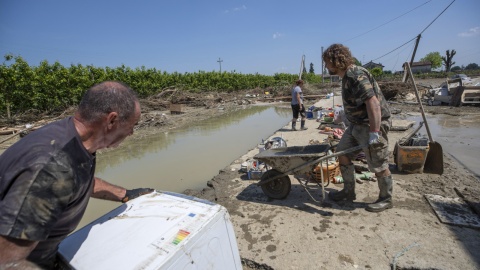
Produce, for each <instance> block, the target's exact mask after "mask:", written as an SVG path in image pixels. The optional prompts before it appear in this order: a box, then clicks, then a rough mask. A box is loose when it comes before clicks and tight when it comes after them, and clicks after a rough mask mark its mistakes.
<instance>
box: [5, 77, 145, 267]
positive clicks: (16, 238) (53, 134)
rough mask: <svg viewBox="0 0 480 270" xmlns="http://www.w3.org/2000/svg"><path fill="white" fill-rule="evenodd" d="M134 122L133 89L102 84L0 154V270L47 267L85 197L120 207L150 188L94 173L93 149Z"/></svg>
mask: <svg viewBox="0 0 480 270" xmlns="http://www.w3.org/2000/svg"><path fill="white" fill-rule="evenodd" d="M139 119H140V104H139V102H138V99H137V97H136V95H135V93H134V91H133V90H132V89H130V87H128V86H127V85H125V84H123V83H120V82H113V81H107V82H103V83H100V84H97V85H94V86H93V87H92V88H90V89H89V90H87V92H86V94H85V96H84V97H83V99H82V101H81V102H80V105H79V107H78V110H77V112H76V113H75V115H74V116H73V117H68V118H66V119H63V120H60V121H57V122H53V123H51V124H48V125H46V126H44V127H42V128H40V129H38V130H36V131H34V132H32V133H31V134H29V135H27V136H26V137H25V138H22V139H21V140H20V141H18V142H17V143H15V144H14V145H12V146H11V147H10V148H8V149H7V150H6V151H5V152H4V153H3V154H2V155H1V156H0V269H15V268H16V269H25V268H28V267H32V265H33V264H31V263H34V264H36V265H38V266H41V267H42V268H47V269H52V268H54V263H55V256H56V251H57V249H58V245H59V243H60V242H61V241H62V240H63V239H64V238H65V237H66V236H67V235H68V234H69V233H71V232H73V231H74V230H75V228H76V227H77V225H78V223H79V222H80V220H81V218H82V216H83V214H84V212H85V209H86V207H87V203H88V200H89V198H90V197H94V198H101V199H106V200H112V201H119V202H120V201H123V202H126V201H128V200H129V199H133V198H135V197H138V196H140V195H142V194H146V193H150V192H152V191H153V190H152V189H133V190H126V189H125V188H122V187H119V186H115V185H112V184H110V183H108V182H106V181H103V180H102V179H100V178H97V177H95V176H94V173H95V162H96V157H95V153H96V151H97V150H99V149H102V148H107V147H115V146H118V145H119V144H120V143H121V142H122V141H123V140H124V139H125V138H126V137H127V136H129V135H131V134H132V133H133V128H134V126H135V125H136V123H137V122H138V120H139ZM28 269H30V268H28Z"/></svg>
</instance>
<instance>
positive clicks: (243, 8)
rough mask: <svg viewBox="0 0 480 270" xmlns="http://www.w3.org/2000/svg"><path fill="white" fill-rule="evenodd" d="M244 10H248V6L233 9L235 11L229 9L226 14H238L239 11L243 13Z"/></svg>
mask: <svg viewBox="0 0 480 270" xmlns="http://www.w3.org/2000/svg"><path fill="white" fill-rule="evenodd" d="M243 10H247V6H245V5H243V6H241V7H236V8H233V9H227V10H225V11H224V13H230V12H237V11H243Z"/></svg>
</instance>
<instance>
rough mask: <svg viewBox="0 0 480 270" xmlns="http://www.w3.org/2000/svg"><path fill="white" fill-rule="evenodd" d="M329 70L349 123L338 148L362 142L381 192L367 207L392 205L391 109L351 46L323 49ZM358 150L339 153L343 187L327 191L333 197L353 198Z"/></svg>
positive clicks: (345, 147)
mask: <svg viewBox="0 0 480 270" xmlns="http://www.w3.org/2000/svg"><path fill="white" fill-rule="evenodd" d="M323 60H324V61H325V64H326V67H327V69H328V72H329V73H330V74H331V75H339V76H340V77H341V78H342V98H343V106H344V110H345V114H346V117H347V119H348V120H349V122H350V123H351V124H350V125H349V126H348V127H347V129H346V130H345V133H344V134H343V136H342V138H341V140H340V142H339V144H338V146H337V152H340V151H343V150H347V149H349V148H352V147H355V146H358V145H364V146H365V147H364V148H363V149H362V150H363V151H364V152H365V156H366V159H367V163H368V166H369V169H370V171H372V172H374V173H375V175H376V176H377V180H378V187H379V189H380V193H379V196H378V199H377V201H376V202H374V203H372V204H369V205H367V207H366V210H367V211H371V212H381V211H383V210H385V209H389V208H392V207H393V203H392V185H393V180H392V175H391V173H390V170H389V168H388V137H387V135H388V131H389V130H390V126H391V120H390V110H389V108H388V104H387V102H386V101H385V98H384V96H383V94H382V92H381V91H380V87H379V86H378V84H377V82H376V81H375V79H374V78H373V76H372V75H371V74H370V73H369V72H368V71H367V70H366V69H364V68H363V67H359V66H356V65H354V59H353V57H352V54H351V52H350V50H349V49H348V48H347V47H346V46H343V45H341V44H333V45H331V46H330V47H329V48H328V49H327V50H326V51H325V52H324V53H323ZM356 154H358V152H357V153H350V154H346V155H343V156H339V163H340V171H341V173H342V177H343V180H344V188H343V189H342V190H341V191H339V192H331V193H329V198H330V199H332V200H334V201H342V200H347V201H349V202H352V201H353V200H355V199H356V194H355V167H354V165H353V164H352V159H353V158H354V157H355V156H356Z"/></svg>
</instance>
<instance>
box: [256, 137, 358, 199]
mask: <svg viewBox="0 0 480 270" xmlns="http://www.w3.org/2000/svg"><path fill="white" fill-rule="evenodd" d="M361 148H362V146H356V147H353V148H350V149H348V150H345V151H341V152H337V153H334V154H331V155H328V150H330V145H329V144H318V145H307V146H292V147H281V148H273V149H268V150H265V151H263V152H260V153H259V154H257V155H255V156H254V158H255V159H257V160H259V161H261V162H264V163H265V164H266V165H268V166H270V167H271V169H269V170H268V171H266V172H265V173H264V174H263V175H262V178H261V180H260V182H258V183H257V185H259V186H260V187H261V188H262V191H263V193H265V195H267V196H268V197H270V198H272V199H284V198H286V197H287V196H288V194H289V193H290V190H291V182H290V177H289V175H290V174H293V175H294V178H295V179H297V181H298V182H299V183H300V185H301V186H302V187H303V188H304V189H305V191H307V193H308V194H309V195H310V197H311V198H312V199H313V200H314V201H315V202H318V201H317V200H316V199H315V198H314V197H313V196H312V194H311V193H310V191H309V188H308V187H307V184H308V183H309V182H313V183H315V184H316V185H317V186H321V188H322V201H323V198H325V189H324V188H325V184H324V180H323V179H324V173H323V169H321V170H320V173H321V180H322V181H320V183H319V182H318V181H315V180H314V179H312V178H311V172H313V170H314V168H315V167H316V166H317V165H320V167H321V168H322V167H323V166H322V165H323V162H325V163H327V162H328V160H329V159H331V158H335V157H337V156H339V155H344V154H346V153H349V152H353V151H357V150H360V149H361ZM327 175H328V165H327ZM329 182H330V178H328V181H327V184H326V185H328V184H329Z"/></svg>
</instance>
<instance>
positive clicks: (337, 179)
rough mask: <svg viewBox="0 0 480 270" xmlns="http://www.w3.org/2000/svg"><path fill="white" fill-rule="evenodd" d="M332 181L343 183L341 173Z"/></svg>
mask: <svg viewBox="0 0 480 270" xmlns="http://www.w3.org/2000/svg"><path fill="white" fill-rule="evenodd" d="M332 182H333V183H334V184H341V183H343V177H341V176H340V175H337V176H335V177H333V181H332Z"/></svg>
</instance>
